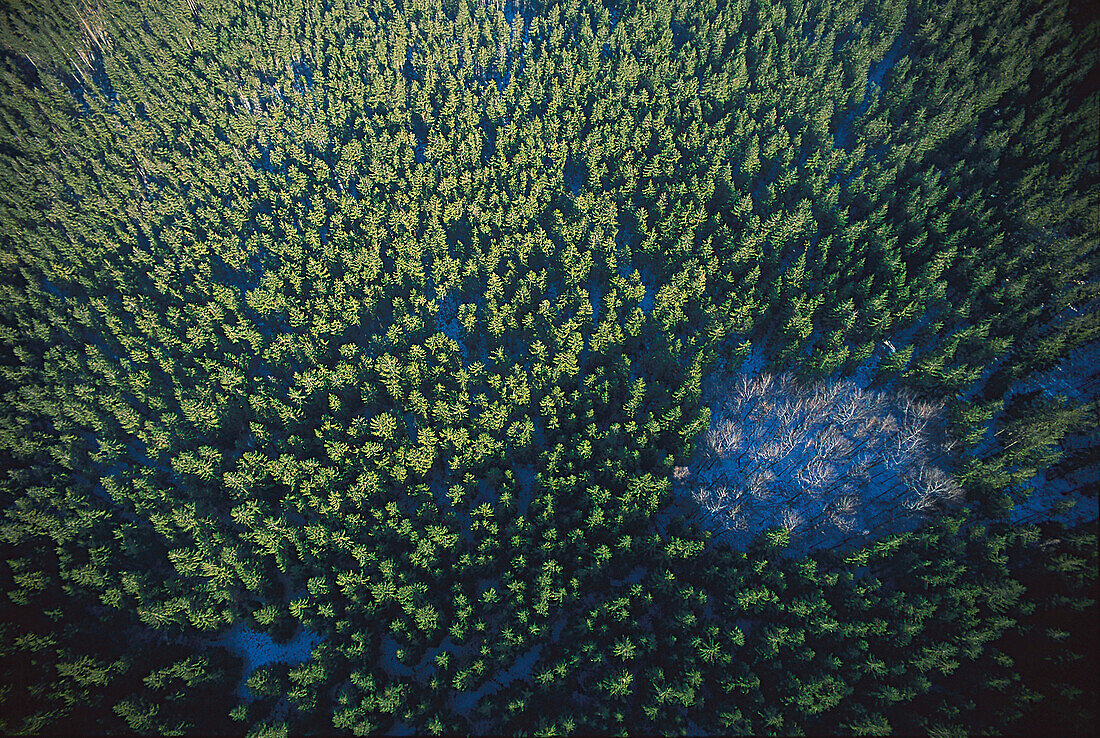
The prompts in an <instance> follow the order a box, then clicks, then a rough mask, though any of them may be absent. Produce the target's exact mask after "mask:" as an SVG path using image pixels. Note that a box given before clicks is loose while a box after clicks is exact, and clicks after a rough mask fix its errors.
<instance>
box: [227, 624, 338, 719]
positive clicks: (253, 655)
mask: <svg viewBox="0 0 1100 738" xmlns="http://www.w3.org/2000/svg"><path fill="white" fill-rule="evenodd" d="M320 642H321V635H320V634H318V633H315V632H313V631H311V630H305V629H302V630H300V631H299V632H298V634H297V635H296V636H295V637H294V638H293V639H291V640H290V641H288V642H287V643H276V642H275V641H273V640H272V639H271V636H269V635H268V634H267V633H260V632H257V631H255V630H252V629H251V628H249V627H248V625H247V624H246V623H244V622H243V621H242V622H239V623H237V624H236V625H234V626H233V627H231V628H229V629H228V630H226V631H225V632H223V633H222V634H221V635H220V636H218V638H217V639H216V640H214V641H213V645H215V646H224V647H225V648H227V649H228V650H229V651H230V653H232V654H233V655H235V656H238V657H239V658H240V659H241V660H242V661H244V665H243V669H242V672H241V673H242V676H241V682H240V684H238V685H237V695H238V696H239V697H241V698H242V699H246V700H247V699H252V694H251V692H249V690H248V683H247V682H248V677H250V676H251V675H252V672H253V671H255V670H256V669H257V668H258V667H260V666H263V665H264V664H272V663H277V662H282V663H286V664H300V663H302V662H303V661H305V660H306V659H308V658H309V657H310V654H311V653H312V652H313V649H314V647H315V646H316V645H317V644H318V643H320Z"/></svg>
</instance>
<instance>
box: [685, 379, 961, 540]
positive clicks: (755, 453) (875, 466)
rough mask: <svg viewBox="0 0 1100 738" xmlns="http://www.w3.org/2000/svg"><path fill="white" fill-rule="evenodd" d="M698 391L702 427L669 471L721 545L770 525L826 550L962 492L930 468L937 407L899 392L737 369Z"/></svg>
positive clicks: (910, 518)
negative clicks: (705, 424)
mask: <svg viewBox="0 0 1100 738" xmlns="http://www.w3.org/2000/svg"><path fill="white" fill-rule="evenodd" d="M707 394H708V398H707V399H708V401H709V402H710V405H711V407H712V414H711V424H710V427H709V428H708V429H707V431H706V432H705V434H704V437H703V443H702V444H700V450H699V452H698V453H697V456H696V459H695V460H693V462H692V464H691V466H690V467H688V468H686V469H685V468H684V467H680V468H677V469H676V474H675V476H676V479H677V481H678V483H679V486H680V487H681V488H686V489H687V490H688V491H689V493H690V495H691V497H692V499H693V500H694V502H695V504H696V505H697V506H698V511H699V515H700V517H701V518H702V519H703V521H704V523H705V524H706V525H707V527H708V528H709V529H710V530H711V531H712V532H713V533H714V536H715V538H716V539H719V540H723V541H727V542H729V543H730V544H731V545H738V544H741V543H747V542H748V541H749V540H751V539H752V538H753V537H755V536H756V535H758V534H759V533H760V532H762V531H763V530H765V529H767V528H770V527H777V526H778V527H781V528H784V529H786V530H787V531H788V532H789V533H790V534H791V537H792V541H796V542H797V541H801V543H802V544H803V545H805V546H810V547H814V546H829V547H836V546H837V545H838V541H841V542H844V541H847V540H850V539H853V538H858V537H859V536H867V535H871V534H872V533H873V532H877V531H881V530H885V529H888V528H890V527H891V526H892V527H894V528H901V527H905V526H907V525H911V524H912V523H914V522H915V521H916V520H917V519H918V516H919V515H921V514H927V513H929V512H931V511H932V510H934V509H935V507H936V503H937V502H939V501H943V502H951V501H953V500H956V499H957V498H958V496H959V494H960V490H959V488H958V485H956V484H955V483H954V481H953V480H952V479H951V477H950V475H949V474H947V473H946V471H945V470H944V469H943V468H942V466H941V465H940V464H941V462H942V460H943V459H946V458H949V454H948V451H949V447H947V446H946V445H945V444H946V434H945V433H943V432H942V419H941V415H942V408H941V407H940V406H938V405H936V404H933V403H929V402H924V401H921V400H919V399H917V398H916V397H914V396H913V395H911V394H909V393H905V392H897V393H893V394H888V393H885V392H872V391H868V390H864V389H861V388H860V387H859V386H858V385H857V384H856V383H855V382H852V381H850V380H845V381H839V382H831V383H819V384H812V385H811V384H805V383H803V382H800V381H799V380H797V379H796V378H794V377H793V376H791V375H789V374H784V375H780V376H773V375H770V374H764V375H759V376H749V375H746V374H740V375H737V376H734V377H725V378H712V379H710V380H708V382H707ZM941 439H943V440H941Z"/></svg>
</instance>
